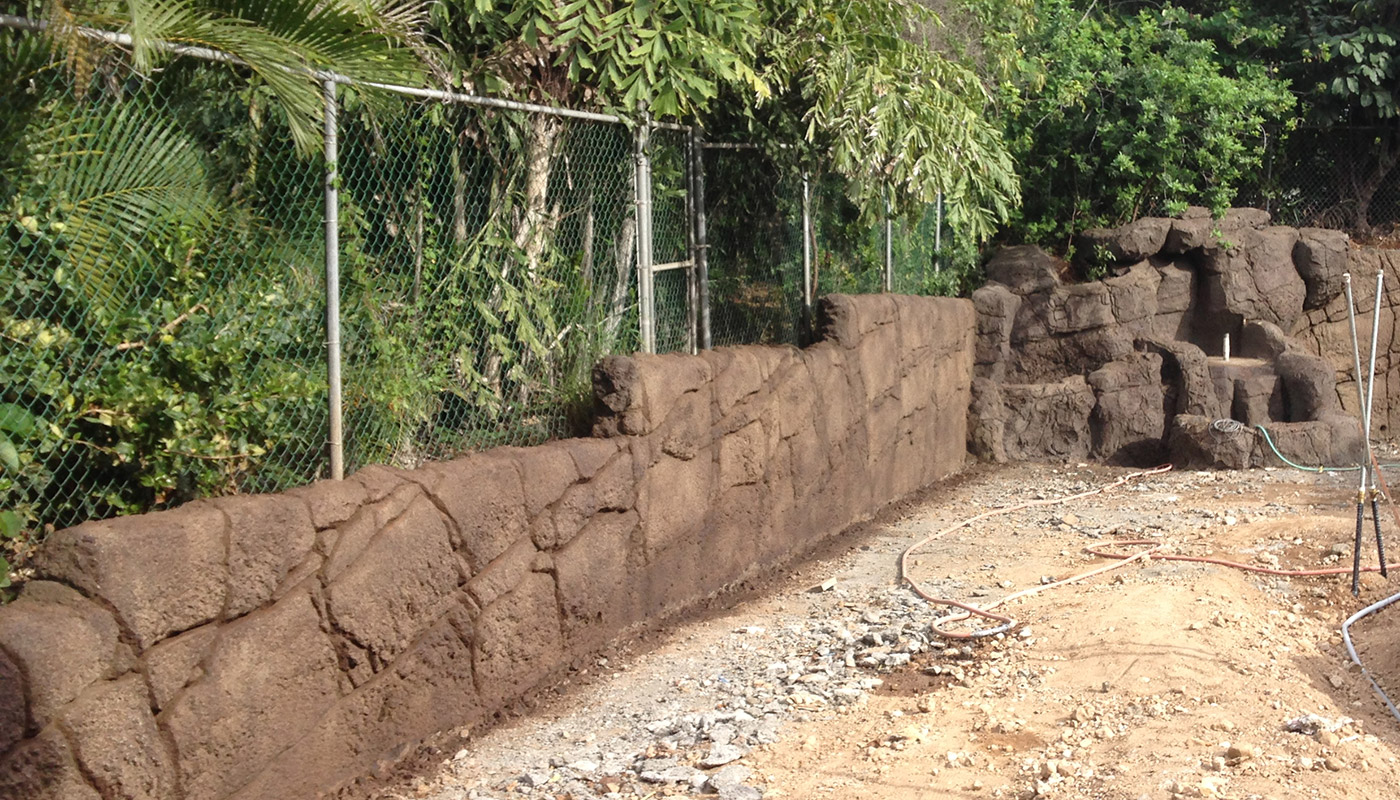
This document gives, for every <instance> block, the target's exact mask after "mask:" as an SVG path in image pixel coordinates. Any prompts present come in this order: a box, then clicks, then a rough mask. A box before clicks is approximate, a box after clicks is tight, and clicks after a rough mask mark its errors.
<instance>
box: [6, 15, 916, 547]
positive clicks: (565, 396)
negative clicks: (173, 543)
mask: <svg viewBox="0 0 1400 800" xmlns="http://www.w3.org/2000/svg"><path fill="white" fill-rule="evenodd" d="M32 36H33V34H27V33H22V32H15V31H0V70H3V71H4V72H5V73H6V74H5V75H4V76H0V77H3V78H4V80H3V82H0V106H3V107H4V108H5V109H6V110H7V112H6V115H5V119H4V120H3V121H0V203H3V208H4V210H5V217H4V218H3V235H2V236H0V263H3V269H4V274H3V278H0V433H2V434H3V435H4V437H5V439H4V440H3V441H4V442H7V443H10V444H12V445H13V453H14V459H13V463H10V459H8V458H5V459H0V460H4V461H5V462H6V463H5V464H4V465H0V509H4V510H14V511H16V512H18V513H19V514H20V516H21V517H22V518H24V519H25V520H27V526H28V528H29V530H30V532H31V533H32V534H42V532H43V531H44V530H46V529H53V528H55V527H62V526H67V525H72V524H75V523H78V522H81V521H83V520H87V519H94V518H102V517H106V516H110V515H114V514H122V513H134V512H139V511H145V510H150V509H156V508H163V507H169V506H172V505H176V504H178V503H181V502H184V501H187V500H189V499H192V498H196V497H201V496H209V495H219V494H229V493H237V492H263V491H274V490H278V489H283V488H287V487H290V486H295V485H300V484H304V483H307V482H309V481H311V480H314V479H317V478H323V477H330V476H332V474H333V467H332V464H333V463H334V462H335V454H334V453H335V449H334V445H333V442H334V441H335V440H336V439H337V436H336V431H337V430H341V431H342V433H341V436H340V437H339V438H340V439H341V440H342V441H343V464H344V469H345V471H346V472H350V471H353V470H355V469H357V468H359V467H361V466H364V465H366V464H371V463H386V464H392V465H396V466H401V467H413V466H417V465H419V464H422V463H424V462H427V461H431V460H437V459H445V458H449V457H452V456H454V455H457V454H459V453H462V452H464V451H469V450H473V449H479V448H485V447H490V446H495V445H503V444H512V445H526V444H531V443H536V442H539V441H543V440H546V439H548V438H551V437H557V436H563V435H569V434H571V433H573V432H576V431H577V429H578V427H579V425H580V423H582V422H584V421H586V419H587V414H588V411H589V409H590V407H591V386H590V375H591V369H592V366H593V364H594V363H596V361H597V359H598V358H600V357H601V356H603V355H606V354H609V353H626V352H633V351H636V350H640V349H653V350H655V351H657V352H669V351H687V350H694V349H696V348H697V347H699V346H700V345H701V343H702V341H704V340H705V338H706V335H707V334H708V336H709V340H710V341H711V342H712V343H713V345H716V346H722V345H737V344H746V343H778V342H787V343H801V342H803V341H805V338H806V332H805V331H806V328H805V325H807V321H808V320H809V319H810V312H809V309H808V307H807V305H808V303H810V301H811V297H812V296H813V295H815V294H820V293H822V292H829V291H844V292H859V291H880V290H882V288H883V287H884V285H885V282H886V281H888V282H889V283H891V284H892V285H893V287H894V288H895V289H896V290H899V291H913V292H927V291H937V290H938V289H939V285H938V284H937V282H936V281H934V280H932V279H931V278H930V275H931V274H932V275H934V276H936V275H937V274H939V270H940V263H939V260H938V252H937V247H936V243H937V241H938V240H939V239H940V230H939V227H938V221H937V220H936V219H935V215H934V212H933V211H932V210H930V212H929V213H927V214H924V215H922V216H919V217H909V218H900V219H896V220H893V221H892V222H891V225H890V230H891V232H892V233H893V234H894V236H893V239H891V240H890V241H889V243H888V245H887V244H886V243H885V241H886V239H885V237H886V233H885V229H884V226H883V225H882V224H880V223H879V222H878V221H877V222H874V223H872V222H871V220H870V219H869V218H868V217H865V218H863V217H861V216H860V214H859V213H858V212H856V211H855V209H854V206H853V205H851V203H850V201H849V200H847V199H846V197H845V193H844V189H843V186H844V185H843V183H842V182H841V181H840V180H839V179H836V178H817V179H812V180H809V181H808V180H804V177H803V176H802V175H801V174H800V173H798V172H796V171H795V170H793V169H791V168H787V167H784V166H782V165H781V163H780V161H779V160H777V159H774V158H770V157H769V156H768V155H766V154H765V153H764V152H762V151H761V150H759V149H757V148H753V147H742V148H726V147H725V146H722V145H710V146H707V147H699V148H697V145H698V144H700V139H699V137H698V135H697V136H695V137H692V132H691V131H690V130H689V129H688V128H685V127H682V126H677V125H657V126H650V125H647V126H643V125H639V124H634V123H630V122H626V121H622V120H617V119H615V118H609V117H606V116H604V115H597V114H586V113H582V112H574V111H570V110H567V109H545V108H540V107H521V106H520V105H519V104H512V103H508V102H504V101H493V100H490V99H483V98H461V97H456V96H449V95H446V94H444V93H437V92H431V91H430V90H417V89H415V90H405V93H402V94H396V93H394V92H385V91H371V90H368V89H366V88H364V87H360V86H353V85H340V86H338V87H333V88H332V89H331V91H332V92H333V94H332V95H331V97H333V98H334V100H333V102H332V103H330V104H329V105H328V110H329V111H331V112H334V116H335V123H336V124H335V133H336V135H335V137H334V141H335V145H336V147H337V150H336V151H334V157H333V158H328V157H326V156H323V155H321V154H316V153H313V154H308V153H307V152H305V150H304V149H302V150H299V149H298V148H297V146H296V144H295V142H294V139H293V137H292V135H291V131H290V129H289V127H288V125H287V123H286V121H285V119H283V118H282V116H281V112H280V111H279V109H278V106H277V105H276V103H275V102H274V101H273V99H272V98H271V96H270V95H268V94H267V93H266V92H265V90H263V89H260V88H257V87H248V86H247V85H243V84H240V83H239V82H237V81H236V80H235V79H234V77H233V76H232V75H230V74H229V73H228V72H227V71H222V70H211V69H206V68H204V66H203V65H202V64H201V62H198V61H196V60H194V59H189V58H186V59H180V60H178V61H175V62H173V63H172V64H171V65H169V66H168V67H167V68H165V69H163V70H161V71H159V72H158V73H156V74H154V75H153V76H149V77H138V76H134V75H132V74H130V73H129V72H125V71H123V70H122V69H121V68H120V67H118V66H113V65H107V66H105V67H104V66H101V65H99V66H97V67H94V68H93V69H92V70H91V71H90V72H88V73H87V74H75V73H74V72H72V71H67V70H62V69H59V68H57V67H55V66H53V65H51V64H49V63H48V62H47V61H42V60H33V59H31V60H30V61H25V56H24V52H23V51H25V48H26V44H25V41H24V40H26V39H28V38H30V37H32ZM35 50H36V51H37V48H35ZM410 91H411V92H413V93H415V94H417V95H419V97H412V96H407V93H408V92H410ZM424 94H430V95H432V96H431V97H428V98H423V97H421V95H424ZM643 134H644V135H643ZM643 145H644V146H643ZM697 170H699V174H698V175H697ZM697 178H699V179H701V180H702V181H703V184H704V187H705V191H704V202H703V204H701V203H697V202H696V200H697V195H696V193H695V191H694V189H695V187H696V183H697ZM804 186H805V189H806V202H805V203H804ZM643 189H645V193H643V191H642V190H643ZM328 198H329V199H328ZM328 209H333V210H334V211H335V212H336V213H335V214H334V215H328ZM640 210H645V211H646V213H640V214H639V211H640ZM328 216H329V217H331V219H333V220H334V223H333V224H332V223H331V222H330V221H329V220H328ZM701 217H703V218H704V219H705V220H706V221H707V226H706V227H707V235H706V236H703V237H702V236H701V233H700V230H701V228H700V227H699V225H698V221H699V219H700V218H701ZM931 220H933V221H932V222H931ZM804 230H805V231H807V232H808V233H807V237H806V238H807V241H806V242H805V243H804V235H803V232H804ZM930 237H932V239H930ZM931 242H933V243H931ZM328 243H329V245H331V246H330V247H328ZM804 244H805V245H806V246H805V247H804ZM886 254H887V255H888V258H887V257H886ZM702 255H703V257H701V256H702ZM337 257H338V258H337ZM328 263H335V264H337V269H336V270H335V271H334V272H332V270H330V269H329V268H328ZM706 263H707V264H708V283H707V284H705V285H704V286H702V281H703V278H704V273H703V272H702V267H703V265H704V264H706ZM931 270H932V272H931ZM332 275H333V276H335V277H329V276H332ZM804 276H806V277H804ZM336 277H338V287H339V291H338V294H337V295H336V296H335V299H337V300H338V305H339V312H338V314H336V315H334V316H333V321H335V322H336V323H337V324H338V329H339V335H338V337H336V336H335V335H334V334H333V333H328V327H327V305H328V303H327V300H328V296H327V289H326V287H327V285H328V284H327V281H328V280H332V281H334V280H335V279H336ZM639 277H640V278H642V279H643V280H639ZM330 285H332V286H334V285H336V284H335V283H334V282H332V283H331V284H330ZM702 289H707V290H708V297H709V306H708V308H709V310H710V312H711V313H710V314H709V315H706V314H704V313H703V310H702V303H701V298H702V297H703V292H702ZM707 319H708V320H709V328H708V329H706V330H702V328H703V327H704V324H705V320H707ZM328 339H333V340H336V344H337V345H338V349H339V354H340V357H339V360H338V361H337V362H335V364H336V365H337V367H338V371H339V379H340V380H339V387H340V394H339V396H340V398H341V400H340V403H339V404H338V405H337V404H336V403H335V402H334V400H333V398H335V397H336V393H335V391H334V388H335V382H334V381H333V380H332V379H331V378H328V351H327V344H328ZM336 349H337V348H336V347H335V346H333V347H332V348H331V353H332V354H334V353H335V352H336ZM338 421H339V425H337V422H338ZM0 449H3V448H0ZM5 455H6V453H3V452H0V456H5Z"/></svg>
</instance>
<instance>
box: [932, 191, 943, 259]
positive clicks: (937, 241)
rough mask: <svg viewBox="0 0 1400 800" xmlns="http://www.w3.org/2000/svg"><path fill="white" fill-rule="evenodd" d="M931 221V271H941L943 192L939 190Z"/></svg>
mask: <svg viewBox="0 0 1400 800" xmlns="http://www.w3.org/2000/svg"><path fill="white" fill-rule="evenodd" d="M934 203H935V205H934V217H933V219H934V223H933V271H934V273H935V274H936V273H939V272H942V271H943V193H942V192H939V193H938V197H937V198H936V199H935V201H934Z"/></svg>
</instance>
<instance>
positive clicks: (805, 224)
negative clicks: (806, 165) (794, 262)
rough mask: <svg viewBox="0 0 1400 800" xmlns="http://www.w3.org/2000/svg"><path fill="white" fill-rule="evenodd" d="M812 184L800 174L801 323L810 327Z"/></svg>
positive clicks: (804, 175)
mask: <svg viewBox="0 0 1400 800" xmlns="http://www.w3.org/2000/svg"><path fill="white" fill-rule="evenodd" d="M812 240H813V236H812V182H811V179H810V178H809V177H808V176H807V173H806V172H803V173H802V322H803V324H804V325H806V326H807V328H808V330H809V331H810V330H811V326H812Z"/></svg>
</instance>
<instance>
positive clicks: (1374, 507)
mask: <svg viewBox="0 0 1400 800" xmlns="http://www.w3.org/2000/svg"><path fill="white" fill-rule="evenodd" d="M1384 289H1385V270H1381V271H1379V272H1377V273H1376V305H1375V309H1374V310H1373V311H1372V315H1371V364H1370V367H1369V369H1367V371H1366V416H1365V419H1364V420H1363V421H1362V427H1363V428H1364V429H1365V431H1364V433H1365V437H1366V464H1367V465H1368V466H1371V469H1370V476H1371V517H1372V519H1373V520H1374V521H1375V524H1376V555H1377V556H1378V557H1379V558H1380V562H1381V577H1382V578H1388V577H1390V576H1389V574H1388V573H1387V572H1386V566H1385V542H1384V541H1383V540H1382V538H1381V516H1380V503H1379V502H1378V501H1377V498H1378V496H1379V493H1380V490H1379V489H1378V488H1377V487H1376V467H1375V466H1373V465H1374V463H1375V458H1374V456H1373V454H1372V450H1371V409H1372V408H1373V405H1372V403H1373V401H1374V400H1375V396H1376V345H1377V343H1378V342H1379V341H1380V335H1381V294H1382V292H1383V291H1384Z"/></svg>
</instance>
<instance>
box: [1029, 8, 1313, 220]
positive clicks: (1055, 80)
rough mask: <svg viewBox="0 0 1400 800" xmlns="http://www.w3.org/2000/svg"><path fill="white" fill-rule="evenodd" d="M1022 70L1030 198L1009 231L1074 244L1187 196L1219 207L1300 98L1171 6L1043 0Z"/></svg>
mask: <svg viewBox="0 0 1400 800" xmlns="http://www.w3.org/2000/svg"><path fill="white" fill-rule="evenodd" d="M1038 16H1039V20H1040V23H1039V27H1038V28H1037V29H1036V30H1035V32H1034V33H1033V34H1032V41H1031V42H1030V43H1028V45H1027V48H1026V49H1027V52H1028V53H1033V54H1035V55H1034V56H1033V57H1028V58H1027V60H1026V62H1025V63H1024V64H1023V70H1022V75H1021V78H1020V80H1019V81H1018V82H1017V83H1016V84H1015V85H1014V86H1013V85H1008V86H1007V87H1004V92H1003V97H1002V101H1003V103H1004V106H1005V108H1006V115H1007V116H1006V127H1007V131H1008V138H1009V140H1010V142H1011V146H1012V148H1013V150H1014V151H1015V153H1016V156H1017V159H1018V161H1019V162H1020V164H1021V173H1022V185H1023V205H1022V207H1021V209H1020V210H1019V212H1018V213H1017V214H1016V216H1015V219H1014V221H1013V223H1012V226H1011V235H1012V236H1013V237H1016V238H1019V239H1021V240H1025V241H1039V242H1046V243H1057V242H1061V243H1063V242H1067V241H1068V237H1069V236H1070V235H1072V234H1073V233H1074V232H1075V231H1077V230H1082V229H1084V228H1088V227H1094V226H1113V225H1118V224H1121V223H1124V222H1127V221H1129V220H1131V219H1134V218H1136V217H1138V216H1141V215H1143V214H1144V213H1147V212H1149V211H1154V210H1155V211H1176V210H1180V209H1181V208H1184V206H1185V205H1186V204H1187V203H1188V202H1198V203H1201V204H1204V205H1207V206H1211V207H1212V208H1214V209H1223V208H1225V207H1227V206H1228V204H1229V203H1230V201H1231V200H1232V198H1233V196H1234V194H1235V190H1236V188H1237V187H1238V186H1239V185H1240V183H1241V182H1242V181H1245V180H1247V179H1249V178H1250V177H1251V174H1252V172H1253V171H1254V170H1255V168H1256V167H1258V165H1259V163H1260V148H1261V144H1262V138H1261V134H1262V131H1263V126H1264V125H1265V123H1266V122H1272V121H1277V120H1278V119H1279V118H1280V117H1281V116H1282V115H1284V114H1285V112H1287V111H1289V109H1290V108H1291V107H1292V106H1293V96H1292V95H1291V94H1290V92H1289V91H1288V87H1287V85H1286V84H1285V83H1284V82H1283V81H1281V80H1279V79H1278V78H1277V77H1275V76H1274V75H1273V74H1271V73H1270V71H1269V69H1268V68H1267V66H1266V65H1265V64H1264V63H1262V62H1255V63H1252V64H1250V63H1245V62H1240V61H1238V60H1234V61H1232V63H1231V64H1230V65H1228V66H1227V65H1226V64H1225V63H1223V61H1224V60H1223V59H1222V58H1221V57H1220V56H1219V54H1218V53H1217V51H1216V48H1215V45H1214V44H1212V43H1211V42H1210V41H1207V40H1204V39H1197V38H1192V36H1191V35H1190V34H1189V33H1188V32H1186V31H1185V30H1184V29H1183V28H1182V27H1181V26H1180V25H1179V24H1178V21H1179V20H1180V19H1181V18H1182V12H1180V11H1179V10H1177V9H1175V8H1173V7H1172V6H1165V7H1163V8H1162V9H1160V10H1157V9H1153V10H1143V11H1140V12H1138V13H1137V14H1136V15H1133V16H1127V17H1115V16H1111V15H1107V14H1096V13H1094V12H1093V11H1092V10H1091V11H1088V12H1086V11H1083V10H1080V9H1077V8H1075V7H1074V4H1072V3H1070V2H1068V1H1067V0H1041V2H1040V11H1039V15H1038Z"/></svg>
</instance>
